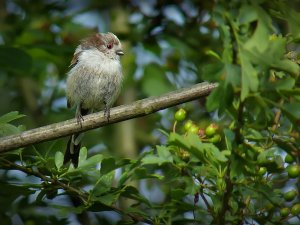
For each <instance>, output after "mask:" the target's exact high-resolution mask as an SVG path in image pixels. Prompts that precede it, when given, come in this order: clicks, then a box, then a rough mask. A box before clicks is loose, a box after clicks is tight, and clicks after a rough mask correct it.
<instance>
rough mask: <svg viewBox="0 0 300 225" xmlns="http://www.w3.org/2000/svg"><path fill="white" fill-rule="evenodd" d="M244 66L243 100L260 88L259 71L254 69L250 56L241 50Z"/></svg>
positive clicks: (242, 64)
mask: <svg viewBox="0 0 300 225" xmlns="http://www.w3.org/2000/svg"><path fill="white" fill-rule="evenodd" d="M240 59H241V66H242V91H241V100H242V101H244V100H245V99H246V98H247V97H248V95H249V93H250V92H251V91H252V92H256V91H257V89H258V85H259V82H258V78H257V71H256V69H254V67H253V66H252V64H251V63H250V61H249V60H248V58H247V57H246V56H245V55H244V54H243V52H241V55H240Z"/></svg>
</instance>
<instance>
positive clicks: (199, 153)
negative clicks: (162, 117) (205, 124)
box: [168, 133, 227, 163]
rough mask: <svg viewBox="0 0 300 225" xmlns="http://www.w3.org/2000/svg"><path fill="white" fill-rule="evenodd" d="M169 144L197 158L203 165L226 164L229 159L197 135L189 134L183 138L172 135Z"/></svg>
mask: <svg viewBox="0 0 300 225" xmlns="http://www.w3.org/2000/svg"><path fill="white" fill-rule="evenodd" d="M168 142H169V144H172V145H176V146H178V147H181V148H183V149H184V150H186V151H188V152H190V153H191V154H193V155H194V156H196V157H197V158H198V159H199V160H200V161H201V162H203V163H211V162H216V163H218V161H219V162H226V161H227V158H226V157H225V156H224V155H223V154H222V153H221V152H220V151H219V149H218V148H217V147H216V146H215V145H214V144H211V143H202V142H201V141H200V139H199V137H198V135H196V134H188V135H187V136H181V135H179V134H176V133H171V134H170V138H169V141H168Z"/></svg>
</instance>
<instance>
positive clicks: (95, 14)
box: [0, 0, 299, 225]
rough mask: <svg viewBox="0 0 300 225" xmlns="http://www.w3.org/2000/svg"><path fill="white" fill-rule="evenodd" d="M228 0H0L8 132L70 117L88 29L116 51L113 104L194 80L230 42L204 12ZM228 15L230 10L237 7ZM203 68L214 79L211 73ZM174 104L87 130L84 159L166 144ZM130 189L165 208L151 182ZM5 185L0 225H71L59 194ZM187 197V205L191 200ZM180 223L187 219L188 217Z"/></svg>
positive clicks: (198, 110)
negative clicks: (70, 85)
mask: <svg viewBox="0 0 300 225" xmlns="http://www.w3.org/2000/svg"><path fill="white" fill-rule="evenodd" d="M227 2H228V3H227ZM231 2H233V3H232V4H233V5H234V6H235V7H236V6H238V5H239V4H241V5H242V3H239V2H243V1H238V0H236V1H201V0H173V1H171V0H169V1H168V0H165V1H163V0H143V1H139V0H131V1H129V0H127V1H124V0H120V1H118V0H110V1H96V0H71V1H54V0H53V1H52V0H31V1H30V0H6V1H5V0H2V1H0V115H3V114H6V113H9V112H11V111H19V112H20V113H21V114H24V115H26V116H25V117H23V118H20V119H19V120H17V121H14V122H13V124H15V125H16V126H18V125H19V124H23V125H22V126H19V127H18V129H19V130H25V129H26V130H27V129H31V128H36V127H39V126H43V125H46V124H51V123H55V122H60V121H64V120H67V119H70V118H73V117H74V110H73V111H72V110H69V109H67V107H66V98H65V81H66V73H67V72H68V66H69V64H70V61H71V59H72V55H73V52H74V50H75V48H76V46H77V45H78V43H79V41H80V39H82V38H84V37H86V36H88V35H90V34H92V33H95V32H108V31H110V32H113V33H115V34H116V35H117V36H118V37H119V39H120V40H121V42H122V44H123V46H124V52H125V55H124V57H122V66H123V73H124V77H125V79H124V84H123V88H122V93H121V95H120V97H119V99H118V101H117V102H116V105H121V104H128V103H131V102H134V101H136V100H138V99H143V98H146V97H149V96H157V95H160V94H162V93H166V92H168V91H171V90H175V89H177V88H181V87H188V86H190V85H192V84H194V83H199V82H202V77H201V74H202V68H203V67H204V66H205V65H208V64H209V63H212V62H216V61H217V60H216V59H215V58H214V56H216V55H214V52H216V53H219V54H220V55H221V54H222V52H223V49H224V48H225V49H226V47H227V48H228V46H225V45H226V44H228V45H230V44H231V43H230V40H229V41H228V40H227V42H226V40H222V39H221V36H222V34H220V33H219V30H218V29H217V27H216V24H215V22H214V21H218V18H212V15H213V13H212V11H214V10H215V11H218V12H222V10H223V9H222V8H221V9H220V8H218V7H219V6H220V5H222V6H224V7H225V6H226V7H227V9H226V10H228V9H229V8H230V7H231ZM245 2H246V1H245ZM259 2H262V3H264V4H262V7H265V8H268V6H270V5H272V2H271V1H259ZM297 2H298V1H289V4H291V5H292V6H291V7H293V8H295V7H296V6H297ZM218 3H222V4H220V5H218ZM298 6H299V4H298ZM237 8H238V7H237ZM226 10H224V11H226ZM233 11H234V10H233ZM235 13H236V14H238V9H236V11H235ZM214 15H215V16H216V15H217V13H215V14H214ZM295 21H296V20H295ZM274 24H275V22H274ZM274 26H275V25H274ZM276 29H277V31H279V32H278V33H279V34H280V33H284V34H286V33H287V27H286V24H285V23H283V22H282V21H276ZM224 36H226V35H224ZM298 38H299V36H298ZM223 44H224V46H223ZM211 50H213V51H214V52H212V51H211ZM237 64H238V63H237ZM217 69H218V68H216V70H217ZM210 72H211V73H212V74H213V72H214V71H210ZM220 77H221V76H220ZM218 79H219V78H218ZM220 79H221V78H220ZM212 80H213V79H212ZM177 108H178V107H174V108H171V109H167V110H163V111H160V112H158V113H155V114H154V115H150V116H147V117H143V118H138V119H134V120H130V121H126V122H121V123H118V124H114V125H110V126H107V127H103V128H100V129H96V130H93V131H89V132H87V134H86V135H85V137H84V140H83V145H84V146H86V147H87V148H88V150H89V156H91V155H93V154H96V153H101V154H104V155H106V156H113V157H127V158H135V157H136V156H137V155H138V154H139V153H141V152H145V151H147V150H149V149H150V148H152V147H154V146H155V145H156V144H158V143H164V141H165V140H164V136H163V135H162V134H161V132H160V131H159V129H163V130H167V131H169V130H171V129H172V128H171V127H172V122H173V114H174V111H175V110H177ZM184 108H185V109H186V110H187V112H188V115H189V118H190V119H192V120H193V121H195V122H196V123H198V124H208V123H209V122H210V121H211V120H214V119H218V117H217V116H216V115H215V114H214V113H212V114H209V113H207V112H206V110H205V102H204V100H198V101H193V102H191V103H186V104H184ZM10 128H11V130H10ZM3 130H5V132H4V131H2V130H1V129H0V137H1V136H5V135H9V134H11V133H15V132H16V130H15V128H13V127H6V128H5V129H3ZM66 142H67V138H62V139H59V140H55V141H51V142H46V143H42V144H38V145H35V146H34V147H32V146H30V147H28V148H27V149H26V151H24V154H28V156H29V157H31V158H33V157H34V155H36V152H35V151H34V150H35V149H36V150H38V151H37V152H39V153H40V154H42V155H44V154H46V152H48V150H49V152H48V153H47V154H50V155H51V154H53V155H54V154H55V152H57V151H61V152H64V150H65V146H66ZM50 149H51V151H50ZM24 158H26V157H24ZM0 172H1V173H0V174H1V176H2V177H1V179H2V181H3V180H4V181H5V179H6V181H8V180H9V181H10V182H11V183H14V184H18V183H22V184H23V186H26V182H28V183H39V182H40V180H39V179H37V178H32V177H25V176H24V174H23V173H21V172H15V171H4V170H1V171H0ZM119 173H120V171H119ZM117 174H118V172H117ZM134 185H136V186H137V187H139V190H140V192H141V193H142V194H143V195H144V196H145V197H146V198H148V199H150V200H151V202H155V203H161V202H164V201H165V202H167V199H164V198H165V195H164V193H163V190H161V189H159V188H158V187H157V186H156V185H155V184H152V183H151V180H150V182H146V181H141V182H140V183H139V184H134ZM28 186H29V185H28ZM9 188H10V186H4V185H1V186H0V202H1V203H2V204H0V223H1V222H3V223H5V222H6V221H8V220H4V219H3V218H2V216H3V214H4V213H3V212H5V215H6V216H7V217H9V216H12V217H13V219H12V221H13V224H26V225H33V224H37V222H39V221H43V222H44V223H43V224H66V223H67V221H69V222H70V224H76V222H75V221H77V220H76V219H75V214H69V211H68V208H66V209H65V210H62V207H63V206H67V207H68V206H71V205H72V203H71V202H70V201H69V199H66V198H64V197H63V196H57V197H56V198H55V199H54V200H47V199H45V201H43V202H42V203H40V205H38V204H37V205H36V203H35V202H34V201H35V198H36V194H32V195H30V193H24V195H25V196H26V197H24V196H18V195H19V193H20V192H22V191H24V192H25V191H26V189H23V187H20V189H19V190H18V189H17V185H16V187H15V189H14V190H11V193H9V195H8V192H9ZM170 188H171V187H170ZM37 189H38V188H37ZM27 191H28V189H27ZM54 194H55V193H54ZM58 194H60V193H58ZM192 197H193V196H191V199H189V200H190V201H193V199H192ZM43 200H44V199H43ZM12 201H13V202H12ZM122 204H123V207H126V204H127V203H126V202H123V203H122V202H121V203H120V205H122ZM49 205H51V207H48V206H49ZM55 205H59V206H60V207H57V208H59V210H58V209H56V207H55ZM7 206H10V207H7ZM89 216H90V219H91V220H90V222H91V223H95V224H97V223H99V222H103V223H105V224H113V223H115V222H116V221H117V220H118V219H119V218H120V216H119V215H118V214H116V213H114V212H109V213H94V214H92V213H89ZM185 217H187V218H192V215H190V214H189V215H185ZM4 218H5V217H4ZM6 219H7V218H6ZM39 219H40V220H39ZM201 219H202V218H201ZM203 220H205V218H203ZM86 221H88V220H86ZM96 221H97V222H96Z"/></svg>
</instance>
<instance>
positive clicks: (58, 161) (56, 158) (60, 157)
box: [54, 151, 64, 170]
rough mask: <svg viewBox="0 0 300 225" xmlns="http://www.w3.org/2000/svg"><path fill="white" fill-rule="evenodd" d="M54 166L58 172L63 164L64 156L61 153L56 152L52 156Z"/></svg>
mask: <svg viewBox="0 0 300 225" xmlns="http://www.w3.org/2000/svg"><path fill="white" fill-rule="evenodd" d="M54 161H55V166H56V168H57V169H58V170H59V169H60V168H61V167H62V165H63V164H64V154H63V153H62V152H59V151H58V152H56V153H55V156H54Z"/></svg>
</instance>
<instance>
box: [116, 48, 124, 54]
mask: <svg viewBox="0 0 300 225" xmlns="http://www.w3.org/2000/svg"><path fill="white" fill-rule="evenodd" d="M116 54H117V55H124V52H123V50H121V49H119V50H117V51H116Z"/></svg>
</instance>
